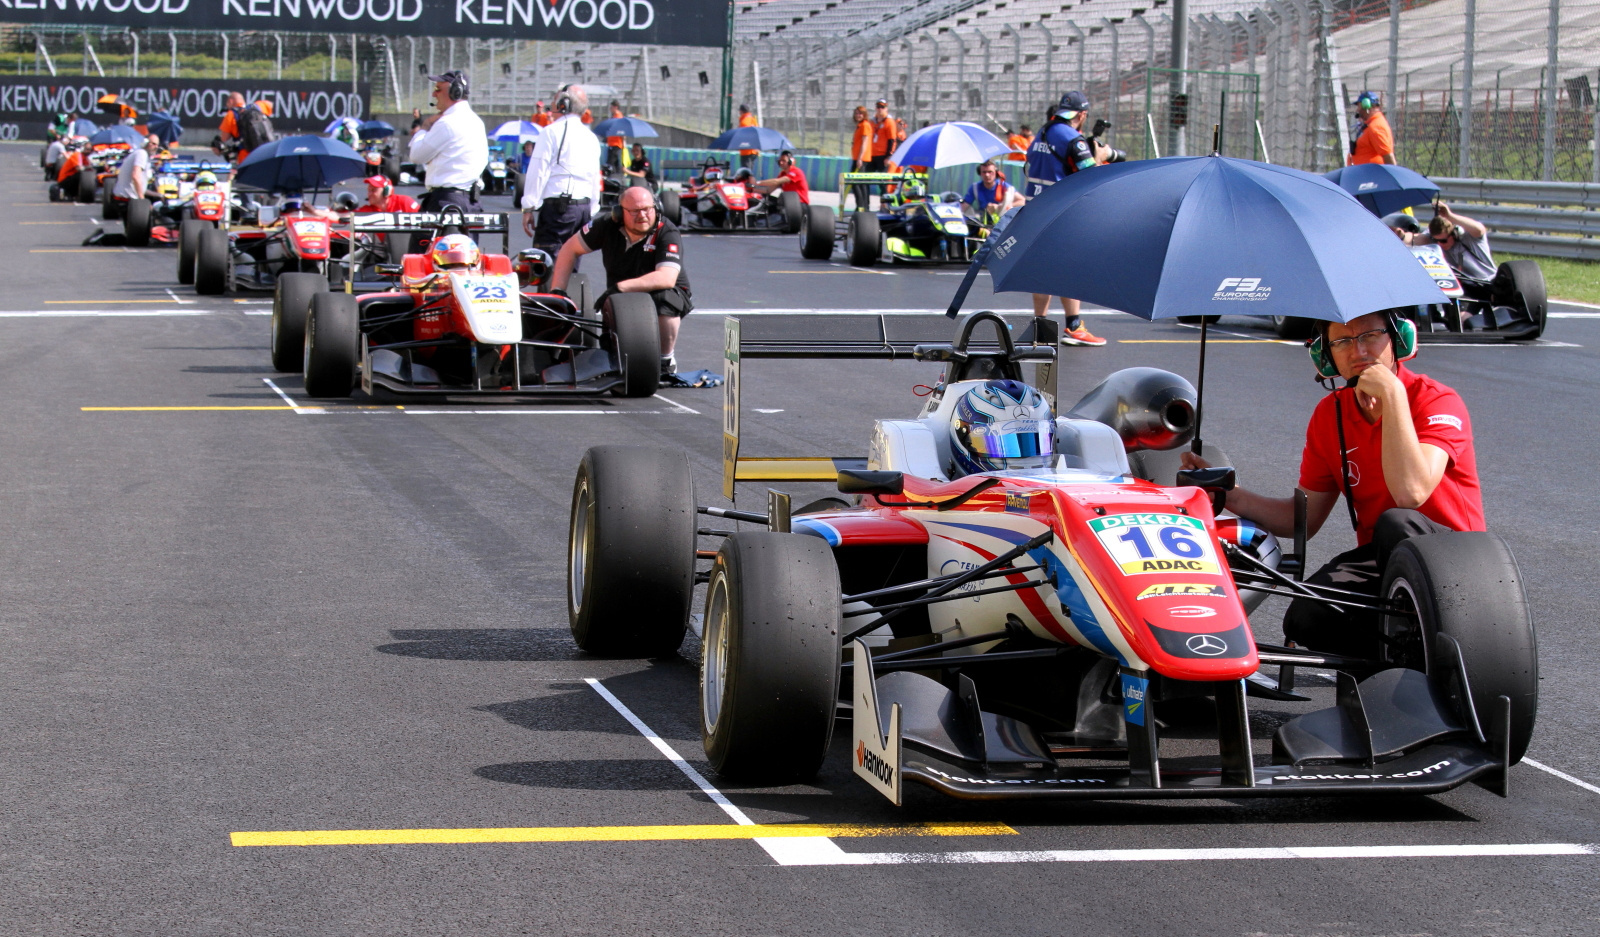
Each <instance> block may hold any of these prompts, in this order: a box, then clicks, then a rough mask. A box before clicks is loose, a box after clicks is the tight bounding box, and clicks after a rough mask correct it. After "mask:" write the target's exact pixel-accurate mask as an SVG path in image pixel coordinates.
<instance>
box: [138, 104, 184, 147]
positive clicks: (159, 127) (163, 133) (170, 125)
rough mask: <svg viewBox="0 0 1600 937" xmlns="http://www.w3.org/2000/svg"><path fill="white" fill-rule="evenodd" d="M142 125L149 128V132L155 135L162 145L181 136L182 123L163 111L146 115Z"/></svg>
mask: <svg viewBox="0 0 1600 937" xmlns="http://www.w3.org/2000/svg"><path fill="white" fill-rule="evenodd" d="M144 125H145V126H146V127H148V128H150V132H151V133H153V134H155V135H156V139H158V140H160V141H161V145H162V146H171V145H172V144H173V143H175V142H177V139H178V138H179V137H181V136H183V125H182V124H180V123H178V118H176V117H173V116H172V115H171V114H168V113H165V112H163V111H156V112H155V113H154V114H149V115H147V116H146V117H145V119H144Z"/></svg>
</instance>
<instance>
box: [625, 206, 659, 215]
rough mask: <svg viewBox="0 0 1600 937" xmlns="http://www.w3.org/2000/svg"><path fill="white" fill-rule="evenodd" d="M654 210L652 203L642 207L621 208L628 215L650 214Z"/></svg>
mask: <svg viewBox="0 0 1600 937" xmlns="http://www.w3.org/2000/svg"><path fill="white" fill-rule="evenodd" d="M655 210H656V208H655V206H654V205H646V206H645V207H643V208H624V209H623V211H625V212H627V213H628V214H630V215H648V214H650V213H651V212H653V211H655Z"/></svg>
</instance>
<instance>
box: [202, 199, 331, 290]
mask: <svg viewBox="0 0 1600 937" xmlns="http://www.w3.org/2000/svg"><path fill="white" fill-rule="evenodd" d="M243 211H244V214H243V217H242V218H241V220H240V221H239V223H237V224H229V225H225V226H222V227H215V228H213V227H209V226H205V225H203V224H201V225H195V226H194V229H195V230H197V231H198V235H199V236H198V237H197V238H196V240H195V253H194V268H193V270H194V273H193V280H194V289H195V292H196V293H199V294H201V295H202V296H207V295H210V296H215V295H221V294H223V293H226V292H227V291H228V290H230V289H253V290H271V289H276V286H277V278H278V277H279V276H280V275H282V274H284V273H293V272H299V273H306V272H313V273H315V274H316V275H318V276H320V277H322V278H323V279H324V280H326V279H327V278H328V276H329V261H330V260H332V259H337V258H339V257H342V256H344V252H345V249H346V246H347V244H348V241H347V240H346V239H345V237H344V235H343V234H342V233H340V232H336V231H334V230H333V222H334V221H335V220H336V218H337V216H336V215H335V214H334V213H333V212H329V211H326V210H323V209H318V208H313V207H309V206H307V205H306V204H305V201H304V200H303V199H301V198H298V197H289V198H285V199H284V200H283V202H282V204H280V205H276V206H274V205H257V204H255V203H254V202H250V203H248V204H247V205H246V206H245V207H244V209H243ZM178 246H179V252H178V277H179V282H182V278H183V276H184V273H185V270H184V259H185V258H184V253H183V250H182V248H183V241H182V231H181V229H180V236H179V245H178Z"/></svg>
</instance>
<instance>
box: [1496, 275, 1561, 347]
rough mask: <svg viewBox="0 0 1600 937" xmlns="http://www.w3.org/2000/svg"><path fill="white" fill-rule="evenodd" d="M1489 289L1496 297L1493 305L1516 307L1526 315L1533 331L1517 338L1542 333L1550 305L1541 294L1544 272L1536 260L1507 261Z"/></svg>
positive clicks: (1531, 337)
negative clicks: (1500, 304) (1501, 304)
mask: <svg viewBox="0 0 1600 937" xmlns="http://www.w3.org/2000/svg"><path fill="white" fill-rule="evenodd" d="M1490 288H1491V289H1492V290H1493V291H1494V292H1495V293H1497V294H1498V295H1497V296H1496V298H1495V302H1496V303H1497V304H1499V303H1504V304H1505V305H1508V306H1514V307H1520V308H1521V309H1522V310H1523V311H1524V312H1526V313H1527V314H1528V321H1529V322H1530V323H1532V325H1533V328H1532V329H1531V330H1530V331H1528V332H1526V333H1525V334H1523V335H1521V336H1519V337H1520V338H1523V339H1530V340H1531V339H1535V338H1538V337H1539V336H1541V335H1543V334H1544V323H1545V317H1546V316H1547V315H1548V314H1549V307H1550V303H1549V300H1548V299H1547V298H1546V294H1545V285H1544V269H1543V268H1542V267H1540V266H1539V264H1538V262H1537V261H1533V260H1511V261H1507V262H1506V263H1503V264H1501V265H1500V269H1499V270H1498V271H1496V273H1495V278H1494V281H1493V283H1492V284H1491V286H1490Z"/></svg>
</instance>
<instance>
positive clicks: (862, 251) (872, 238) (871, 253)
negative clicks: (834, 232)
mask: <svg viewBox="0 0 1600 937" xmlns="http://www.w3.org/2000/svg"><path fill="white" fill-rule="evenodd" d="M844 253H845V257H846V258H848V259H849V261H850V265H851V266H852V267H870V266H872V265H873V264H875V263H877V262H878V257H879V256H880V255H881V254H882V253H883V238H882V236H881V235H880V233H879V230H878V216H877V215H874V214H873V213H872V212H869V211H858V212H853V213H851V215H850V223H849V224H848V225H847V226H846V228H845V236H844Z"/></svg>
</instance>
